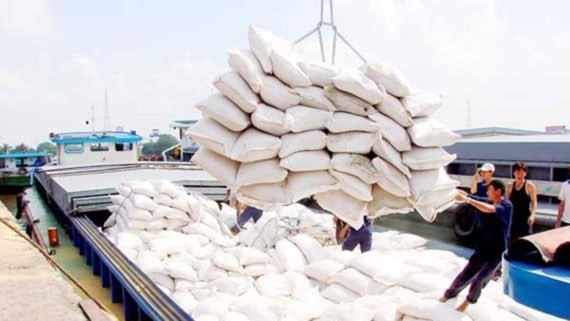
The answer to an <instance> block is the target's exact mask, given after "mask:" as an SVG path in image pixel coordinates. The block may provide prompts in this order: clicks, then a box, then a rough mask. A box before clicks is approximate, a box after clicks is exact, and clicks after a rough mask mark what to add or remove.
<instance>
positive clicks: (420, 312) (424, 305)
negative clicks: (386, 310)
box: [398, 300, 443, 320]
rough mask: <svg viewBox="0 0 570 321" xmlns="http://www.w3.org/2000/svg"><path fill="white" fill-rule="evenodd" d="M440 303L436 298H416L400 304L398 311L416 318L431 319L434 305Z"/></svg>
mask: <svg viewBox="0 0 570 321" xmlns="http://www.w3.org/2000/svg"><path fill="white" fill-rule="evenodd" d="M442 304H443V303H441V302H439V301H436V300H418V301H416V302H414V303H408V304H404V305H402V306H400V307H399V308H398V312H400V313H402V314H405V315H409V316H412V317H414V318H418V319H427V320H433V316H434V313H435V309H436V307H437V306H438V305H442Z"/></svg>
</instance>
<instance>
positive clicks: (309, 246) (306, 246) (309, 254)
mask: <svg viewBox="0 0 570 321" xmlns="http://www.w3.org/2000/svg"><path fill="white" fill-rule="evenodd" d="M289 240H290V241H291V242H293V243H295V245H297V247H298V248H299V249H300V250H301V252H302V253H303V255H304V256H305V258H306V259H307V262H308V263H314V262H318V261H321V260H324V259H326V258H327V257H328V254H327V252H325V250H323V247H322V246H321V244H319V242H317V240H315V239H314V238H312V237H310V236H308V235H307V234H297V235H295V236H292V237H290V238H289Z"/></svg>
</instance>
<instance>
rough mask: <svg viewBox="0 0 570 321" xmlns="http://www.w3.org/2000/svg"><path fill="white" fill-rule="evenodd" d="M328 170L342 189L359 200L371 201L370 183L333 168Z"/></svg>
mask: <svg viewBox="0 0 570 321" xmlns="http://www.w3.org/2000/svg"><path fill="white" fill-rule="evenodd" d="M329 172H330V173H331V174H332V175H333V176H334V177H335V178H336V179H337V180H338V181H339V185H340V189H341V190H342V191H344V192H345V193H347V194H348V195H350V196H352V197H354V198H356V199H359V200H361V201H365V202H369V201H372V185H370V184H367V183H365V182H363V181H362V180H360V179H359V178H358V177H356V176H352V175H350V174H346V173H342V172H339V171H335V170H334V169H330V170H329Z"/></svg>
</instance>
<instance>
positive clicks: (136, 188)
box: [131, 182, 158, 197]
mask: <svg viewBox="0 0 570 321" xmlns="http://www.w3.org/2000/svg"><path fill="white" fill-rule="evenodd" d="M131 190H132V192H133V193H136V194H142V195H145V196H148V197H155V196H157V195H158V192H157V191H155V190H154V186H152V184H151V183H149V182H137V183H135V184H133V185H132V186H131Z"/></svg>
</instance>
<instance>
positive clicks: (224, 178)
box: [192, 148, 239, 186]
mask: <svg viewBox="0 0 570 321" xmlns="http://www.w3.org/2000/svg"><path fill="white" fill-rule="evenodd" d="M192 161H193V162H194V163H196V164H197V165H199V166H200V167H202V168H203V169H204V170H205V171H207V172H208V173H210V174H211V175H212V176H214V178H216V179H217V180H219V181H220V182H222V183H223V184H225V185H227V186H233V184H234V180H235V177H236V174H237V171H238V168H239V163H238V162H236V161H233V160H231V159H229V158H226V157H224V156H221V155H220V154H217V153H214V152H211V151H210V150H208V149H207V148H200V149H199V150H198V152H197V153H196V154H195V155H194V157H192Z"/></svg>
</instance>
